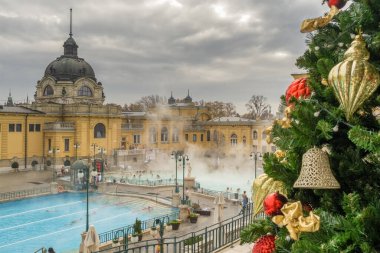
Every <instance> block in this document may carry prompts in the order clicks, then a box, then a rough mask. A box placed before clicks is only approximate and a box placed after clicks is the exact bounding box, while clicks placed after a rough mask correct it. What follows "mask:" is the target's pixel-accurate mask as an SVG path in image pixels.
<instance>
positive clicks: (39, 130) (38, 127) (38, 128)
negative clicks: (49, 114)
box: [34, 124, 41, 132]
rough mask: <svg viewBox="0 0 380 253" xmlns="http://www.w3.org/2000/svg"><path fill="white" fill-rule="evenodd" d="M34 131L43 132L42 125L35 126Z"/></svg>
mask: <svg viewBox="0 0 380 253" xmlns="http://www.w3.org/2000/svg"><path fill="white" fill-rule="evenodd" d="M34 131H35V132H41V124H35V125H34Z"/></svg>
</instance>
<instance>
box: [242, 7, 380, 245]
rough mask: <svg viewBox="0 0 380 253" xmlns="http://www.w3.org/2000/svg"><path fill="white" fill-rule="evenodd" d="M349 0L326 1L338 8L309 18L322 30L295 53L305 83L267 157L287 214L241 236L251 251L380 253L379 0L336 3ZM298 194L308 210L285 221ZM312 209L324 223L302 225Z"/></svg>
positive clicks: (289, 98)
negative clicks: (282, 189) (282, 191)
mask: <svg viewBox="0 0 380 253" xmlns="http://www.w3.org/2000/svg"><path fill="white" fill-rule="evenodd" d="M345 2H346V1H343V0H342V1H339V0H335V1H334V0H330V1H328V3H327V4H328V5H329V6H330V7H331V8H333V6H335V7H336V9H334V12H335V13H333V15H331V16H330V17H328V18H329V20H328V22H326V19H323V20H322V19H315V20H308V23H307V25H308V26H307V28H305V31H308V32H310V31H312V30H314V29H315V31H312V33H309V34H308V35H307V40H306V43H307V45H308V50H306V52H305V53H304V54H303V55H302V56H301V57H299V58H298V59H297V62H296V65H297V66H298V67H299V68H301V69H304V70H305V71H306V72H307V73H308V77H307V80H306V84H302V85H301V82H304V81H305V80H297V81H296V82H298V83H295V86H296V88H294V87H289V89H288V92H287V95H286V97H285V96H284V97H283V98H282V101H283V103H284V104H286V105H287V106H288V110H287V111H286V114H287V118H285V119H284V120H282V121H277V122H275V124H274V125H273V127H272V129H271V133H270V138H271V140H272V141H273V143H275V144H276V146H277V148H278V149H279V150H280V151H278V152H277V153H275V154H267V155H265V157H264V161H265V163H264V172H265V173H266V174H267V175H268V176H269V177H271V178H273V179H274V180H277V181H281V182H282V183H283V185H284V187H285V189H286V191H285V192H286V195H287V198H288V200H289V202H288V203H287V204H285V205H286V208H284V206H283V205H282V204H283V203H282V204H281V206H280V207H279V208H281V207H282V209H281V210H278V211H279V214H280V215H279V216H278V217H279V218H280V221H279V220H277V218H273V217H275V216H273V215H271V217H269V218H268V219H266V220H261V221H258V222H255V223H254V224H252V225H251V226H250V227H249V228H248V229H246V230H245V231H243V232H242V236H241V239H242V242H243V243H244V242H249V241H256V242H257V243H256V244H257V245H258V246H257V247H255V248H256V249H255V248H254V251H253V252H380V124H379V114H378V113H379V108H380V88H378V86H379V82H380V80H379V70H380V0H354V1H349V2H347V3H346V4H347V5H349V6H348V7H346V8H345V9H344V10H340V11H337V10H338V9H340V8H342V7H343V5H344V4H345ZM323 4H326V3H325V1H323ZM335 7H334V8H335ZM330 13H331V12H330ZM305 27H306V26H305ZM310 27H311V28H310ZM310 29H311V30H310ZM305 85H306V86H305ZM300 87H301V88H300ZM297 89H298V90H297ZM376 113H377V115H376ZM376 116H377V117H378V118H376ZM321 152H322V153H323V154H321ZM326 157H327V159H325V158H326ZM301 169H302V170H301ZM318 170H320V172H318ZM312 171H314V174H317V175H313V174H312ZM316 171H317V173H315V172H316ZM326 171H327V172H328V173H327V172H326ZM330 172H332V174H331V173H330ZM319 173H320V174H319ZM329 173H330V174H331V175H328V174H329ZM326 175H327V176H326ZM325 176H326V177H325ZM326 178H327V179H326ZM317 179H318V180H320V181H321V182H322V183H321V182H317V181H318V180H317ZM335 179H336V181H334V180H335ZM329 180H330V181H329ZM320 183H321V184H320ZM275 194H276V193H275ZM270 198H273V199H274V200H276V199H277V198H276V195H272V196H270ZM266 200H267V199H266ZM277 200H278V199H277ZM268 201H271V199H269V197H268ZM297 201H300V203H301V204H302V206H303V208H301V209H302V210H301V214H300V216H299V217H301V218H300V219H299V218H297V217H293V216H292V217H291V218H292V219H288V220H287V221H286V222H284V220H286V217H287V214H285V211H286V210H285V209H287V208H294V209H293V210H295V209H296V208H297V207H296V206H291V205H290V203H293V204H294V203H296V202H297ZM285 202H286V201H285ZM280 203H281V202H280ZM273 206H275V205H273ZM273 206H272V207H273ZM310 210H312V212H311V213H310ZM292 214H294V213H292ZM314 215H317V216H314ZM311 216H312V218H313V219H314V220H315V221H316V222H317V221H318V220H319V221H318V225H317V226H315V228H317V229H314V230H317V231H314V232H310V231H309V232H303V231H307V230H305V229H303V228H301V225H302V224H301V223H302V222H304V221H305V224H306V226H308V225H310V224H311V223H308V222H310V221H311V219H309V217H311ZM284 217H285V218H284ZM306 217H308V218H306ZM315 217H317V218H315ZM318 217H319V218H318ZM305 224H303V225H305ZM267 233H270V234H271V237H270V238H269V237H268V238H265V237H266V236H269V235H267ZM273 235H274V236H273ZM263 237H264V238H265V239H266V240H267V241H272V240H274V242H275V247H272V246H268V249H267V251H263V250H262V249H261V248H262V247H265V245H270V243H267V244H265V245H264V244H262V243H261V241H263ZM255 250H256V251H255Z"/></svg>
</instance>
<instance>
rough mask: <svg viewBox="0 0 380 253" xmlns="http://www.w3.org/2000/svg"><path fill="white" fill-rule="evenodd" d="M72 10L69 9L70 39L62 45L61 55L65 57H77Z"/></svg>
mask: <svg viewBox="0 0 380 253" xmlns="http://www.w3.org/2000/svg"><path fill="white" fill-rule="evenodd" d="M72 19H73V9H70V33H69V35H70V37H69V38H68V39H67V40H66V41H65V43H63V48H64V50H63V54H64V55H65V56H71V57H78V45H77V43H76V42H75V40H74V38H73V37H72V36H73V24H72V23H73V22H72V21H73V20H72Z"/></svg>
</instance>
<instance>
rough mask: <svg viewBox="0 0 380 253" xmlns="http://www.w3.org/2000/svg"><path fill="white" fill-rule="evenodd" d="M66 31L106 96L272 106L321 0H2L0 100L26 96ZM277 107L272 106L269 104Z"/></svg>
mask: <svg viewBox="0 0 380 253" xmlns="http://www.w3.org/2000/svg"><path fill="white" fill-rule="evenodd" d="M70 8H73V34H74V35H73V37H74V39H75V40H76V42H77V44H78V45H79V48H78V56H79V57H82V58H84V59H85V60H86V61H87V62H88V63H90V65H91V66H92V67H93V69H94V71H95V75H96V77H97V79H98V81H100V82H102V83H103V87H104V93H105V95H106V102H107V103H117V104H121V105H123V104H125V103H131V102H136V101H137V100H138V99H139V98H140V97H142V96H146V95H150V94H158V95H161V96H166V97H169V96H170V91H173V96H174V97H175V98H184V97H185V96H186V95H187V89H190V95H191V96H192V98H193V100H194V101H200V100H205V101H214V100H219V101H224V102H232V103H234V104H235V105H236V106H237V109H238V111H239V112H240V113H245V106H244V105H245V103H246V102H247V101H248V100H249V98H250V97H251V96H252V95H254V94H255V95H264V96H265V97H267V98H268V102H269V103H271V104H272V105H273V106H277V105H278V102H279V97H280V96H281V95H282V94H283V93H284V92H285V90H286V88H287V86H288V85H289V84H290V82H291V81H292V77H291V76H290V74H291V73H299V72H302V71H301V70H297V68H296V67H295V66H294V63H295V60H296V58H297V57H299V56H300V55H302V54H303V52H304V50H305V48H306V46H305V38H306V35H305V34H301V33H300V32H299V27H300V23H301V22H302V20H303V19H305V18H311V17H317V16H321V15H322V14H323V13H324V12H327V11H328V7H327V6H326V5H321V1H320V0H265V1H263V0H260V1H259V0H220V1H216V0H215V1H211V0H135V1H132V0H108V1H104V0H81V1H78V0H69V1H52V0H33V1H30V0H0V45H1V46H0V59H1V61H0V87H1V90H2V92H1V94H2V96H1V97H0V102H2V103H3V102H4V101H5V100H6V98H7V96H8V92H9V90H11V91H12V95H13V98H14V100H15V101H23V100H25V98H26V96H27V94H28V95H29V98H32V97H33V94H34V92H35V86H36V83H37V81H38V80H40V79H41V78H42V77H43V74H44V71H45V68H46V66H47V65H48V64H49V63H50V62H51V61H53V60H54V59H55V58H57V57H59V56H60V55H62V54H63V47H62V45H63V42H64V41H65V40H66V39H67V38H68V34H69V16H70V15H69V9H70ZM273 110H277V108H273Z"/></svg>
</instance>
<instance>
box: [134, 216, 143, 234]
mask: <svg viewBox="0 0 380 253" xmlns="http://www.w3.org/2000/svg"><path fill="white" fill-rule="evenodd" d="M133 231H134V233H135V234H138V235H140V234H142V230H141V220H139V219H137V218H136V221H135V224H133Z"/></svg>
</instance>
